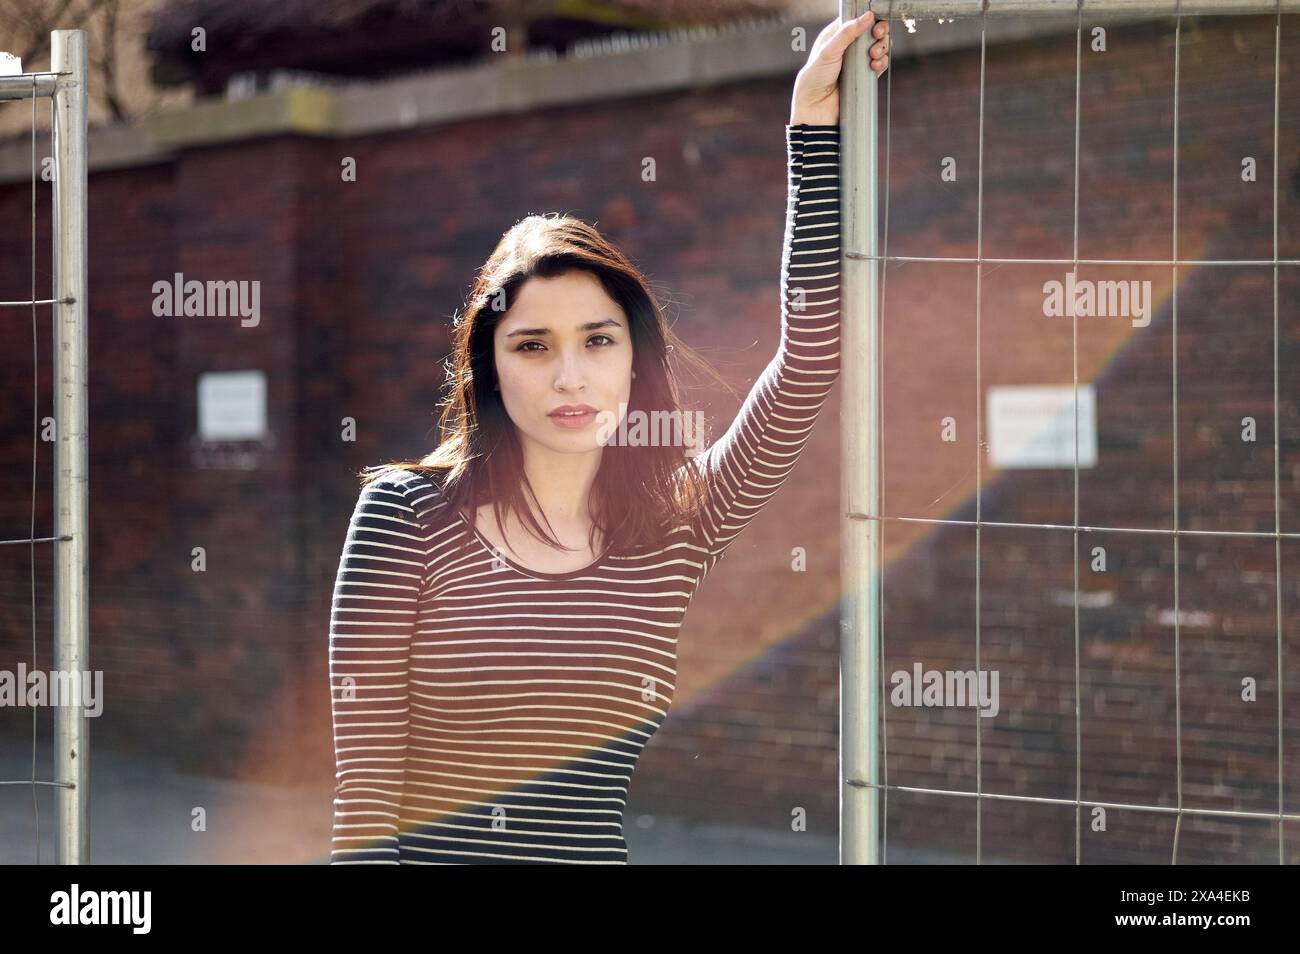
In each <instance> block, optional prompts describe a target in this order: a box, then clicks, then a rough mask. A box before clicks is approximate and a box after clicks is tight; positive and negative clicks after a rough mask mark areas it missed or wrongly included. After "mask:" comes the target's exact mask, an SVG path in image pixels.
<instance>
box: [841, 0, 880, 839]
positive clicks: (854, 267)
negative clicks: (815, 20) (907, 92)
mask: <svg viewBox="0 0 1300 954" xmlns="http://www.w3.org/2000/svg"><path fill="white" fill-rule="evenodd" d="M865 9H866V7H865V4H863V3H862V2H861V0H841V2H840V15H841V18H842V19H843V20H845V21H847V20H849V19H851V18H853V17H855V16H857V15H858V14H859V13H860V12H861V11H862V10H865ZM873 42H874V38H873V37H872V36H871V34H870V33H867V34H864V35H863V36H862V38H861V39H859V40H857V41H856V42H854V44H853V45H852V46H851V47H850V48H849V50H848V52H847V53H846V54H845V57H844V65H843V68H842V70H841V73H840V139H841V166H840V212H841V223H842V227H841V230H840V243H841V244H840V250H841V259H840V267H841V273H842V280H841V294H842V295H843V301H842V302H841V303H840V305H841V314H842V322H841V331H840V382H841V384H840V387H841V389H842V390H841V395H840V400H841V402H842V403H841V410H840V453H841V461H840V500H841V505H842V512H841V517H840V521H841V524H840V533H841V543H840V592H841V594H842V596H841V610H840V778H841V787H840V863H841V864H877V863H878V862H879V858H880V811H879V806H880V789H879V788H878V787H876V786H877V785H878V784H879V782H880V777H879V776H880V773H879V768H880V757H879V756H880V748H879V746H880V732H879V728H880V726H879V723H880V715H879V713H880V673H879V671H878V660H879V655H880V627H879V619H880V615H879V603H880V569H881V568H880V565H879V555H880V547H879V542H880V541H879V537H880V533H881V529H882V525H881V522H880V521H879V520H874V519H865V518H864V517H863V516H862V515H871V516H873V517H874V516H876V515H877V514H879V512H880V485H879V479H878V474H877V461H878V459H879V448H880V433H879V429H878V421H877V410H878V409H879V407H880V380H879V378H878V375H877V368H878V361H877V357H878V354H879V350H878V349H879V342H880V327H879V315H878V314H877V304H878V301H879V296H878V292H877V289H878V283H879V274H878V267H879V261H878V259H877V258H876V257H875V256H876V254H877V252H876V241H877V228H878V222H877V215H876V208H877V206H876V201H877V196H876V165H877V155H876V140H877V112H876V103H877V87H876V84H877V82H878V77H877V76H876V74H875V73H874V72H872V70H871V60H870V50H871V44H872V43H873Z"/></svg>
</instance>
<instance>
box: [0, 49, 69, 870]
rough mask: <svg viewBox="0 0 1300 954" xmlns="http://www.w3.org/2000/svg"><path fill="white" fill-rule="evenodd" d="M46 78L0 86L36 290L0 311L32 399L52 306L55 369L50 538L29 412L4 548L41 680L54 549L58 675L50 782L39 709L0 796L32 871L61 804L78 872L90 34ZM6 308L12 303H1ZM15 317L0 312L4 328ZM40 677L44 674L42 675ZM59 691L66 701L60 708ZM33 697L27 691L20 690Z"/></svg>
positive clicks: (2, 79)
mask: <svg viewBox="0 0 1300 954" xmlns="http://www.w3.org/2000/svg"><path fill="white" fill-rule="evenodd" d="M50 50H51V53H50V67H51V68H50V70H49V71H46V72H39V73H15V74H13V75H5V76H0V100H22V99H26V100H29V101H30V109H31V163H32V164H31V196H32V221H31V236H32V238H31V260H32V271H31V290H30V295H29V297H28V299H27V300H24V301H13V300H6V301H0V309H17V308H28V309H30V313H31V323H32V343H33V349H34V353H33V355H32V366H33V376H32V382H33V388H34V389H35V388H36V387H37V385H38V379H39V375H38V374H37V373H36V369H37V368H38V367H39V364H38V359H39V349H38V348H37V342H38V340H39V338H38V334H37V308H38V307H44V306H52V307H53V310H52V325H53V363H54V379H55V392H54V471H55V480H54V487H53V494H54V532H53V534H52V535H50V536H37V535H36V494H37V486H36V458H37V447H38V446H39V445H38V443H37V441H38V440H39V434H40V421H39V418H38V416H37V415H36V408H37V406H38V402H37V401H36V400H33V403H32V407H33V421H32V485H31V494H32V505H31V522H30V527H29V532H28V535H27V536H26V537H24V538H21V539H5V540H0V544H3V545H9V546H16V545H20V544H26V545H27V546H28V547H29V548H30V560H31V566H32V589H31V619H32V669H33V671H35V670H36V668H37V665H36V663H37V636H36V583H35V579H36V577H35V566H36V551H35V547H36V544H38V543H40V544H55V550H54V653H53V658H54V667H53V670H52V671H51V672H50V673H49V674H48V677H47V680H48V681H47V683H46V684H47V685H48V687H49V691H48V692H47V693H45V694H43V695H42V697H41V698H42V699H43V700H44V701H46V702H48V703H49V704H50V705H51V706H52V707H53V709H54V777H53V778H52V779H40V778H37V774H38V773H37V766H36V718H37V712H38V708H37V707H35V706H34V707H33V709H32V720H33V721H32V761H31V775H30V777H29V778H26V779H4V780H0V785H27V786H30V787H31V789H32V805H33V812H34V817H33V822H34V833H33V834H34V839H35V860H36V862H37V863H39V862H40V860H41V850H42V827H41V818H40V813H39V799H38V787H52V788H53V789H54V792H55V812H56V817H55V860H56V862H58V863H59V864H81V863H84V862H86V861H87V860H88V857H87V855H88V847H89V832H88V830H87V827H86V811H87V801H86V799H87V782H88V780H89V751H88V747H87V739H88V735H87V722H86V718H87V716H86V706H85V705H84V698H85V697H84V694H83V692H82V691H81V687H82V685H83V684H84V682H85V680H86V679H87V678H89V677H90V673H89V672H88V670H87V663H88V659H89V606H88V602H87V587H88V583H89V550H88V546H89V541H88V534H87V526H88V523H87V512H88V499H89V453H88V451H89V444H88V439H87V436H88V435H87V426H88V414H87V411H88V407H87V405H88V401H87V396H88V372H87V333H86V284H87V283H86V245H87V232H86V174H87V163H86V75H87V71H86V65H87V54H86V34H85V32H84V31H81V30H55V31H54V32H53V33H52V34H51V46H50ZM37 99H48V100H49V104H50V114H49V115H50V128H51V132H52V139H51V145H52V154H53V155H52V159H53V162H52V168H53V172H54V181H53V226H54V227H53V236H54V249H53V275H54V288H53V291H52V293H51V294H49V295H45V296H42V295H41V294H39V292H38V289H37V277H36V261H37V249H36V181H37V169H38V167H39V163H38V162H37V155H36V101H37ZM5 297H8V296H5ZM13 313H14V312H9V311H0V316H4V315H6V314H13ZM42 675H44V674H42ZM55 687H59V688H61V689H68V688H70V689H71V693H70V695H69V694H67V693H65V698H62V699H60V700H58V701H56V700H55V691H56V690H55ZM19 688H20V691H23V692H24V693H27V689H28V687H27V685H25V684H24V685H22V686H20V687H19Z"/></svg>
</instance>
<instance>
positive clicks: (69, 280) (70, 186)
mask: <svg viewBox="0 0 1300 954" xmlns="http://www.w3.org/2000/svg"><path fill="white" fill-rule="evenodd" d="M86 60H87V57H86V33H85V31H84V30H55V31H54V32H53V35H52V38H51V52H50V70H51V71H52V72H55V73H58V74H60V75H59V76H58V77H57V81H56V87H55V91H54V97H53V116H54V128H53V130H52V143H53V151H54V167H55V181H54V207H53V230H54V286H55V287H54V298H55V305H54V321H53V324H54V379H55V380H54V420H55V427H56V428H57V432H56V435H55V437H56V441H55V445H54V535H55V537H56V538H58V539H57V542H56V543H55V547H56V549H55V551H54V552H55V557H54V590H55V592H54V668H55V670H56V673H59V674H62V676H63V679H64V680H65V681H64V683H63V684H64V685H77V686H78V687H79V686H80V680H81V678H82V674H84V673H87V672H88V670H89V666H88V665H87V663H88V657H89V637H90V617H89V601H88V592H87V591H88V588H89V584H90V564H89V556H90V554H89V544H90V541H89V539H88V528H89V523H88V516H89V506H88V504H89V492H90V484H89V478H90V474H89V469H88V467H89V447H88V430H87V428H88V426H89V420H88V413H87V392H88V390H89V385H88V380H87V363H86V362H87V347H86V330H87V329H86V65H87V63H86ZM65 298H66V299H69V300H68V301H63V299H65ZM64 537H66V538H67V539H61V538H64ZM74 674H75V675H74ZM81 698H84V696H83V697H81ZM81 698H78V699H77V700H76V702H75V704H73V705H58V706H55V707H54V777H55V778H56V779H58V780H60V781H63V782H72V783H73V786H74V787H71V788H68V787H64V786H60V787H58V788H56V789H55V793H56V794H55V798H56V813H57V824H58V832H57V839H58V843H57V849H56V853H55V860H56V862H57V863H58V864H85V863H86V862H87V861H88V860H89V857H88V854H89V850H88V849H89V831H88V828H87V825H86V804H87V801H86V799H87V784H86V783H87V781H88V779H89V777H90V773H89V771H88V763H87V759H88V757H89V754H90V753H89V749H88V746H87V741H88V734H89V726H88V723H87V720H86V716H85V712H84V708H83V706H82V705H81V704H80V702H81Z"/></svg>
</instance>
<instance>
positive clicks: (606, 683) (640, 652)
mask: <svg viewBox="0 0 1300 954" xmlns="http://www.w3.org/2000/svg"><path fill="white" fill-rule="evenodd" d="M839 140H840V133H839V128H838V127H837V126H821V125H808V124H801V125H791V126H786V154H787V169H788V192H787V205H786V222H785V237H784V243H783V249H782V257H781V305H780V314H781V337H780V345H779V347H778V349H777V352H776V355H775V356H774V357H773V358H772V360H771V361H770V362H769V363H768V365H767V367H766V369H765V370H764V371H763V373H762V374H761V375H760V376H759V377H758V379H757V381H755V383H754V385H753V387H752V388H751V390H750V392H749V394H748V396H747V397H746V399H745V401H744V403H743V404H742V406H741V408H740V411H739V412H738V414H737V416H736V419H735V420H734V422H733V423H732V425H731V427H730V428H729V429H728V430H727V432H726V433H725V434H724V435H723V436H722V437H721V438H719V439H718V440H717V441H716V442H715V443H714V444H713V445H712V446H710V447H709V448H708V449H707V450H706V451H704V452H703V454H702V455H700V457H699V458H697V459H696V463H697V464H702V465H703V468H704V472H705V476H706V486H707V488H708V490H707V495H706V502H705V506H703V507H702V508H701V510H700V512H699V515H698V517H697V518H696V519H695V520H694V521H693V522H692V523H690V524H683V525H682V526H680V527H677V528H675V529H674V530H673V531H672V532H671V533H670V534H668V535H667V536H666V538H665V539H664V541H663V545H662V546H661V547H659V548H657V549H651V548H640V549H638V550H637V551H636V552H628V553H620V552H617V551H611V552H606V553H605V554H603V555H602V556H601V557H600V558H599V559H598V560H596V562H594V563H592V564H590V565H589V566H587V567H584V568H583V569H580V570H576V571H572V572H567V573H542V572H536V571H533V570H530V569H528V568H526V567H523V566H520V565H518V564H516V563H515V562H514V561H512V560H510V559H508V558H506V557H505V556H503V555H502V554H501V553H500V552H499V551H497V550H495V549H494V548H493V546H492V545H491V544H490V543H489V542H488V541H487V539H486V538H484V537H483V536H482V535H481V534H479V533H478V532H477V531H472V530H471V529H470V527H469V524H468V522H467V520H466V518H465V516H464V515H463V514H461V513H460V512H459V511H454V510H453V508H451V507H448V506H446V505H445V503H444V501H442V500H441V499H440V497H439V493H438V488H437V485H436V483H435V480H436V478H431V477H427V476H424V475H422V474H420V473H419V472H415V471H406V470H401V469H396V468H394V469H391V470H388V471H386V472H384V473H383V475H381V476H380V477H378V478H377V479H375V480H373V481H372V482H370V483H368V484H367V485H366V486H365V487H364V488H363V489H362V491H361V493H360V496H359V498H358V500H357V504H356V509H355V511H354V512H353V514H352V519H351V523H350V525H349V528H348V532H347V537H346V541H345V543H344V547H343V554H342V559H341V561H340V565H339V569H338V575H337V579H336V581H335V585H334V596H333V604H332V607H331V616H330V631H329V647H330V651H329V670H330V684H331V692H332V696H331V700H332V701H331V708H332V716H333V728H334V749H335V764H336V786H335V795H334V825H333V841H332V850H331V854H330V862H331V863H332V864H350V863H366V864H373V863H381V864H382V863H386V864H422V863H433V864H500V863H571V864H626V863H627V845H626V842H625V841H624V838H623V811H624V809H625V807H626V805H627V798H628V791H629V786H630V784H631V778H632V771H633V769H634V768H635V766H636V763H637V758H638V757H639V756H640V754H641V752H642V750H643V749H644V748H645V746H646V743H648V742H649V741H650V738H651V737H652V736H653V735H654V733H655V731H656V730H657V729H658V728H659V726H660V725H661V724H662V722H663V720H664V719H665V717H666V716H667V714H668V710H669V707H670V706H671V705H672V700H673V691H674V684H675V682H676V679H677V668H676V667H677V635H678V631H679V630H680V628H681V625H682V621H683V619H684V617H685V614H686V610H687V607H688V605H689V603H690V601H691V599H692V597H693V596H694V594H695V591H696V589H697V588H698V587H699V585H700V583H701V582H702V580H703V579H704V577H705V575H706V574H707V573H708V572H709V571H710V570H711V569H712V568H713V567H714V566H715V565H716V564H717V562H718V560H719V558H721V557H722V556H723V554H724V553H725V552H726V550H727V548H728V547H729V546H730V545H731V543H732V541H733V540H735V538H736V535H737V534H738V533H740V532H741V530H743V529H744V528H745V526H746V525H748V523H749V522H750V521H751V520H753V518H754V517H755V516H756V515H757V513H758V512H759V510H760V509H761V508H762V507H763V505H764V504H765V503H766V502H767V500H768V499H770V498H771V497H772V495H773V494H775V493H776V491H777V490H778V488H780V486H781V485H782V484H783V483H784V482H785V480H786V477H787V476H788V475H789V473H790V471H791V470H792V468H793V467H794V465H795V463H796V462H797V460H798V458H799V455H800V452H801V451H802V449H803V447H804V445H805V442H806V441H807V438H808V435H809V432H810V431H811V430H812V427H813V425H814V422H815V420H816V418H817V415H818V413H819V411H820V409H821V407H822V405H823V403H824V402H825V400H826V396H827V393H828V392H829V391H830V388H831V386H832V385H833V383H834V381H835V378H836V377H837V376H838V373H839V363H840V362H839V314H840V306H839V282H840V274H839V273H840V246H839V242H840V238H839V231H840V229H839V221H840V192H839V173H840V169H839V162H840V156H839V144H840V143H839Z"/></svg>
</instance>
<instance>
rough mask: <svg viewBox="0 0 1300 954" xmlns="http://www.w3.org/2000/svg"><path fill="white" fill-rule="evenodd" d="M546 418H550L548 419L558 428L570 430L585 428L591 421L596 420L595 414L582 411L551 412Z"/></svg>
mask: <svg viewBox="0 0 1300 954" xmlns="http://www.w3.org/2000/svg"><path fill="white" fill-rule="evenodd" d="M547 416H548V417H550V419H551V420H552V421H554V422H555V423H556V424H557V425H558V426H559V427H566V428H569V429H571V430H572V429H575V428H580V427H586V426H587V425H588V424H590V423H591V422H592V421H594V420H595V419H596V412H595V411H582V412H581V413H568V412H562V411H553V412H552V413H551V414H549V415H547Z"/></svg>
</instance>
